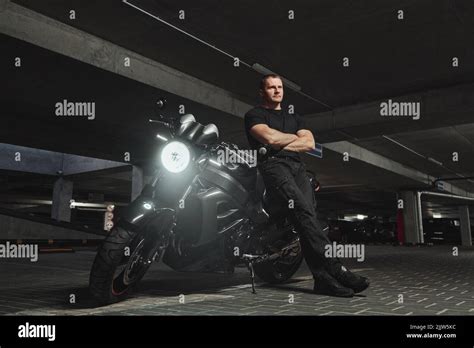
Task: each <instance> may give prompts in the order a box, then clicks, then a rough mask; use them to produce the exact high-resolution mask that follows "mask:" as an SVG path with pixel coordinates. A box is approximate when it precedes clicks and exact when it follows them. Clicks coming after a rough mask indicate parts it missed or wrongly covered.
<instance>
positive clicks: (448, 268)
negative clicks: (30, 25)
mask: <svg viewBox="0 0 474 348" xmlns="http://www.w3.org/2000/svg"><path fill="white" fill-rule="evenodd" d="M450 250H451V247H447V246H446V247H443V246H436V247H426V248H407V247H392V246H367V247H366V260H365V262H364V264H363V265H361V264H360V263H359V262H356V261H355V260H343V262H344V263H345V264H346V265H347V266H348V267H349V268H351V269H353V270H355V271H356V272H360V273H361V274H364V275H367V276H368V277H369V278H370V279H371V287H369V289H368V290H366V291H365V292H364V293H363V294H359V295H357V296H356V297H354V298H351V299H347V298H334V297H328V296H322V295H316V294H313V293H311V289H312V286H313V280H312V276H311V274H310V273H309V271H308V268H307V267H306V266H305V265H304V264H303V266H302V267H301V269H300V270H299V271H298V272H297V274H296V275H295V276H294V277H293V279H292V281H291V282H288V283H286V284H280V285H275V286H273V285H267V284H263V283H261V282H259V283H257V294H252V293H251V285H250V284H249V275H248V272H247V270H246V269H245V268H238V269H236V272H235V273H234V274H232V275H222V274H197V273H181V272H174V271H172V270H170V269H169V268H168V267H166V266H164V265H159V264H155V265H153V266H152V267H151V269H150V271H149V274H147V276H146V277H145V279H144V280H143V281H142V283H141V284H140V286H139V287H138V289H137V292H135V293H134V294H133V296H132V297H131V298H129V299H128V300H126V301H124V302H121V303H118V304H114V305H110V306H106V307H101V308H94V306H93V302H92V299H91V298H90V295H89V294H88V291H87V286H88V283H87V282H88V275H89V268H90V266H91V264H92V261H93V258H94V256H95V253H94V252H91V251H86V250H83V251H77V252H76V253H73V254H49V255H40V259H39V260H38V262H37V263H30V262H18V261H15V262H10V261H9V260H7V261H4V260H2V263H1V264H0V267H1V270H2V277H1V279H0V314H3V315H466V314H467V315H474V295H473V293H474V292H473V289H472V286H471V285H470V284H472V280H474V279H473V274H474V272H473V271H474V251H472V250H462V252H461V253H460V254H459V256H456V257H454V256H452V254H451V253H450ZM70 294H75V295H76V303H75V304H70V303H68V298H69V295H70ZM180 294H184V295H185V303H184V304H181V303H179V295H180ZM290 294H291V295H293V302H291V301H289V299H290V296H289V295H290ZM400 295H402V296H400Z"/></svg>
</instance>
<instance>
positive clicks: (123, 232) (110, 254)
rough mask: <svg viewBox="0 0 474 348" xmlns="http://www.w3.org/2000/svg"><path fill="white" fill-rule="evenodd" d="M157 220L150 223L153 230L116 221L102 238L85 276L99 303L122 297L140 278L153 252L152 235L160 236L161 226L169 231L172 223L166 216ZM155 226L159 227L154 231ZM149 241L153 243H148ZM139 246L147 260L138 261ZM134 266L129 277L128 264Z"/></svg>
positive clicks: (118, 299) (148, 264) (108, 302)
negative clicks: (132, 273)
mask: <svg viewBox="0 0 474 348" xmlns="http://www.w3.org/2000/svg"><path fill="white" fill-rule="evenodd" d="M165 215H166V214H165ZM157 220H158V221H155V223H153V226H154V227H155V228H154V230H151V229H150V228H149V227H150V226H147V227H148V228H146V227H144V228H142V229H141V230H139V231H136V232H133V231H130V230H128V229H127V228H124V227H122V226H120V224H119V225H117V226H115V227H113V229H112V230H111V231H110V233H109V234H108V236H107V237H106V239H105V240H104V241H103V243H102V244H101V246H100V247H99V250H98V252H97V255H96V257H95V260H94V263H93V265H92V269H91V273H90V277H89V290H90V293H91V294H92V296H93V297H94V299H95V300H96V302H97V303H98V304H99V305H107V304H112V303H115V302H119V301H122V300H124V299H125V298H126V297H127V296H128V295H129V294H130V292H131V291H132V290H133V288H134V287H135V286H136V285H137V284H138V282H139V281H140V280H141V279H142V278H143V276H144V275H145V273H146V271H147V270H148V268H149V267H150V265H151V261H148V260H149V258H150V256H151V253H155V252H156V251H157V249H156V244H157V243H158V238H157V237H156V236H160V235H163V232H165V229H168V230H169V229H170V228H171V223H172V222H173V220H172V218H171V217H170V216H162V217H161V218H160V217H158V218H157ZM156 226H158V227H156ZM157 228H158V229H160V230H156V229H157ZM145 242H147V243H145ZM153 243H154V245H152V244H153ZM127 247H129V249H128V256H127V253H126V252H125V251H126V250H127V249H126V248H127ZM143 249H145V251H144V252H145V253H146V255H144V256H145V260H146V261H147V262H141V261H143V260H142V258H140V257H141V254H140V253H141V252H142V250H143ZM137 257H139V259H137ZM155 257H156V255H155ZM124 264H125V268H124V270H122V271H121V270H120V266H123V265H124ZM135 266H136V267H138V269H136V270H134V272H135V273H136V274H134V276H133V277H132V278H130V277H129V274H131V273H130V270H131V268H130V267H135Z"/></svg>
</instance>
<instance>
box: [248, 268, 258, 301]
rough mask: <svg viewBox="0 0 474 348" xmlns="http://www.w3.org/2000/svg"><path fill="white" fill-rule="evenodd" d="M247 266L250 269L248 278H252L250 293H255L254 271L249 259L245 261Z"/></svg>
mask: <svg viewBox="0 0 474 348" xmlns="http://www.w3.org/2000/svg"><path fill="white" fill-rule="evenodd" d="M247 268H248V269H249V271H250V278H251V279H252V294H256V293H257V292H256V291H255V272H254V270H253V262H252V261H249V262H248V263H247Z"/></svg>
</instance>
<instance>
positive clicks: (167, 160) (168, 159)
mask: <svg viewBox="0 0 474 348" xmlns="http://www.w3.org/2000/svg"><path fill="white" fill-rule="evenodd" d="M190 159H191V154H190V153H189V149H188V147H187V146H186V145H184V144H183V143H180V142H179V141H172V142H171V143H168V144H166V145H165V147H164V148H163V150H162V151H161V164H162V165H163V167H165V169H166V170H168V171H170V172H171V173H179V172H182V171H183V170H185V169H186V168H187V167H188V165H189V161H190Z"/></svg>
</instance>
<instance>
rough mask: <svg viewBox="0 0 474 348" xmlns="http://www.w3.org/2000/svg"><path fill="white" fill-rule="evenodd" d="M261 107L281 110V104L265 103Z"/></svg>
mask: <svg viewBox="0 0 474 348" xmlns="http://www.w3.org/2000/svg"><path fill="white" fill-rule="evenodd" d="M260 106H261V107H262V108H265V109H272V110H281V103H269V102H263V103H262V104H260Z"/></svg>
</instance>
